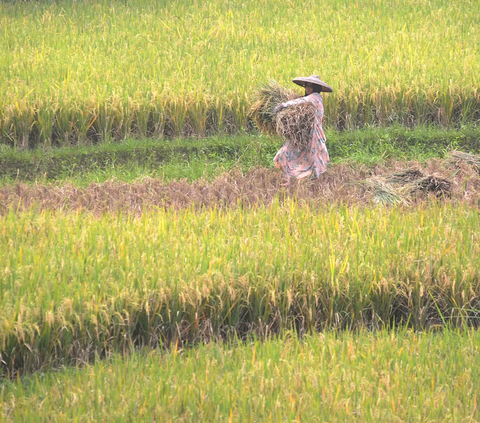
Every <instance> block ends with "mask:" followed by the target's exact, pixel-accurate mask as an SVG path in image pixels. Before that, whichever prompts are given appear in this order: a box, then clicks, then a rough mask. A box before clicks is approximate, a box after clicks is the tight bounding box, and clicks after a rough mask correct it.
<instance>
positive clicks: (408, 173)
mask: <svg viewBox="0 0 480 423" xmlns="http://www.w3.org/2000/svg"><path fill="white" fill-rule="evenodd" d="M423 176H424V175H423V173H422V171H421V170H420V169H418V168H416V167H411V168H409V169H405V170H401V171H399V172H395V173H394V174H393V175H391V176H389V177H387V181H388V182H389V183H391V184H401V185H404V184H407V183H409V182H413V181H416V180H417V179H420V178H422V177H423Z"/></svg>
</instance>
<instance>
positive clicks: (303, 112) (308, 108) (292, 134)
mask: <svg viewBox="0 0 480 423" xmlns="http://www.w3.org/2000/svg"><path fill="white" fill-rule="evenodd" d="M316 113H317V108H316V107H315V105H314V104H312V103H309V102H306V103H300V104H297V105H295V106H291V107H287V108H286V109H284V110H282V111H281V112H279V113H278V114H277V117H276V131H277V134H278V135H280V137H281V138H282V139H283V140H284V141H285V142H286V143H287V144H288V145H289V146H291V147H293V148H298V149H299V150H301V151H304V150H306V149H307V147H308V144H309V142H310V140H311V138H312V129H313V124H314V122H315V118H316Z"/></svg>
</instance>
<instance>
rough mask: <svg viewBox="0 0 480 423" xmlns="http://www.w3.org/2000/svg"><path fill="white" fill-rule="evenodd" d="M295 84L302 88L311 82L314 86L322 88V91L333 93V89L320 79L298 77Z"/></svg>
mask: <svg viewBox="0 0 480 423" xmlns="http://www.w3.org/2000/svg"><path fill="white" fill-rule="evenodd" d="M293 82H294V83H295V84H297V85H300V86H301V87H304V86H305V84H306V83H307V82H310V84H313V85H318V86H319V87H322V91H324V92H326V93H331V92H333V88H332V87H331V86H330V85H328V84H326V83H325V82H323V81H321V80H320V79H317V78H310V77H303V76H301V77H298V78H295V79H294V80H293Z"/></svg>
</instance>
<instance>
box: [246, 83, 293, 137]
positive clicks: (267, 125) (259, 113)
mask: <svg viewBox="0 0 480 423" xmlns="http://www.w3.org/2000/svg"><path fill="white" fill-rule="evenodd" d="M298 97H300V95H299V94H298V93H297V92H295V91H293V90H288V89H286V88H283V87H281V86H280V84H279V83H278V82H277V81H269V82H268V83H266V84H263V85H261V86H260V88H259V89H258V90H257V91H256V93H255V94H254V97H253V104H252V106H251V107H250V111H249V114H248V116H249V117H250V118H252V119H253V120H254V122H255V123H256V125H257V127H258V129H259V130H260V131H261V132H263V133H266V134H275V133H276V123H275V114H274V113H273V109H275V107H277V106H278V105H279V104H280V103H285V102H286V101H289V100H294V99H295V98H298Z"/></svg>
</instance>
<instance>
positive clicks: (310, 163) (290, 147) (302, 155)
mask: <svg viewBox="0 0 480 423" xmlns="http://www.w3.org/2000/svg"><path fill="white" fill-rule="evenodd" d="M293 82H294V83H295V84H297V85H300V86H301V87H304V88H305V96H304V97H300V98H297V99H295V100H290V101H287V102H284V103H281V104H279V105H278V106H277V107H275V109H274V110H273V112H274V113H275V114H278V115H277V128H278V127H279V123H282V118H281V115H280V114H281V113H282V112H281V111H282V110H283V109H285V108H288V107H293V106H296V107H298V106H299V105H301V104H304V103H309V106H310V107H311V105H313V106H314V108H312V109H313V110H314V112H313V114H312V118H313V119H312V125H311V129H310V126H309V127H308V131H309V136H307V142H306V143H305V144H304V145H300V144H295V143H294V142H289V141H288V140H287V142H286V143H285V144H284V145H283V146H282V148H281V149H280V150H279V151H278V153H277V154H276V156H275V158H274V159H273V161H274V163H275V166H276V167H278V168H279V169H281V170H282V171H283V175H284V177H285V179H286V182H285V184H283V185H284V186H287V185H289V183H290V179H291V178H294V179H302V178H305V177H308V176H311V177H313V178H318V177H319V176H320V175H321V174H322V173H324V172H326V170H327V164H328V163H329V162H330V158H329V156H328V151H327V146H326V145H325V134H324V132H323V127H322V119H323V112H324V109H323V100H322V96H321V95H320V93H321V92H322V91H323V92H332V91H333V90H332V88H331V87H330V86H329V85H327V84H326V83H325V82H323V81H322V80H320V78H319V77H318V76H317V75H311V76H309V77H298V78H295V79H294V80H293ZM305 105H306V104H305ZM300 107H301V106H300Z"/></svg>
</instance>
